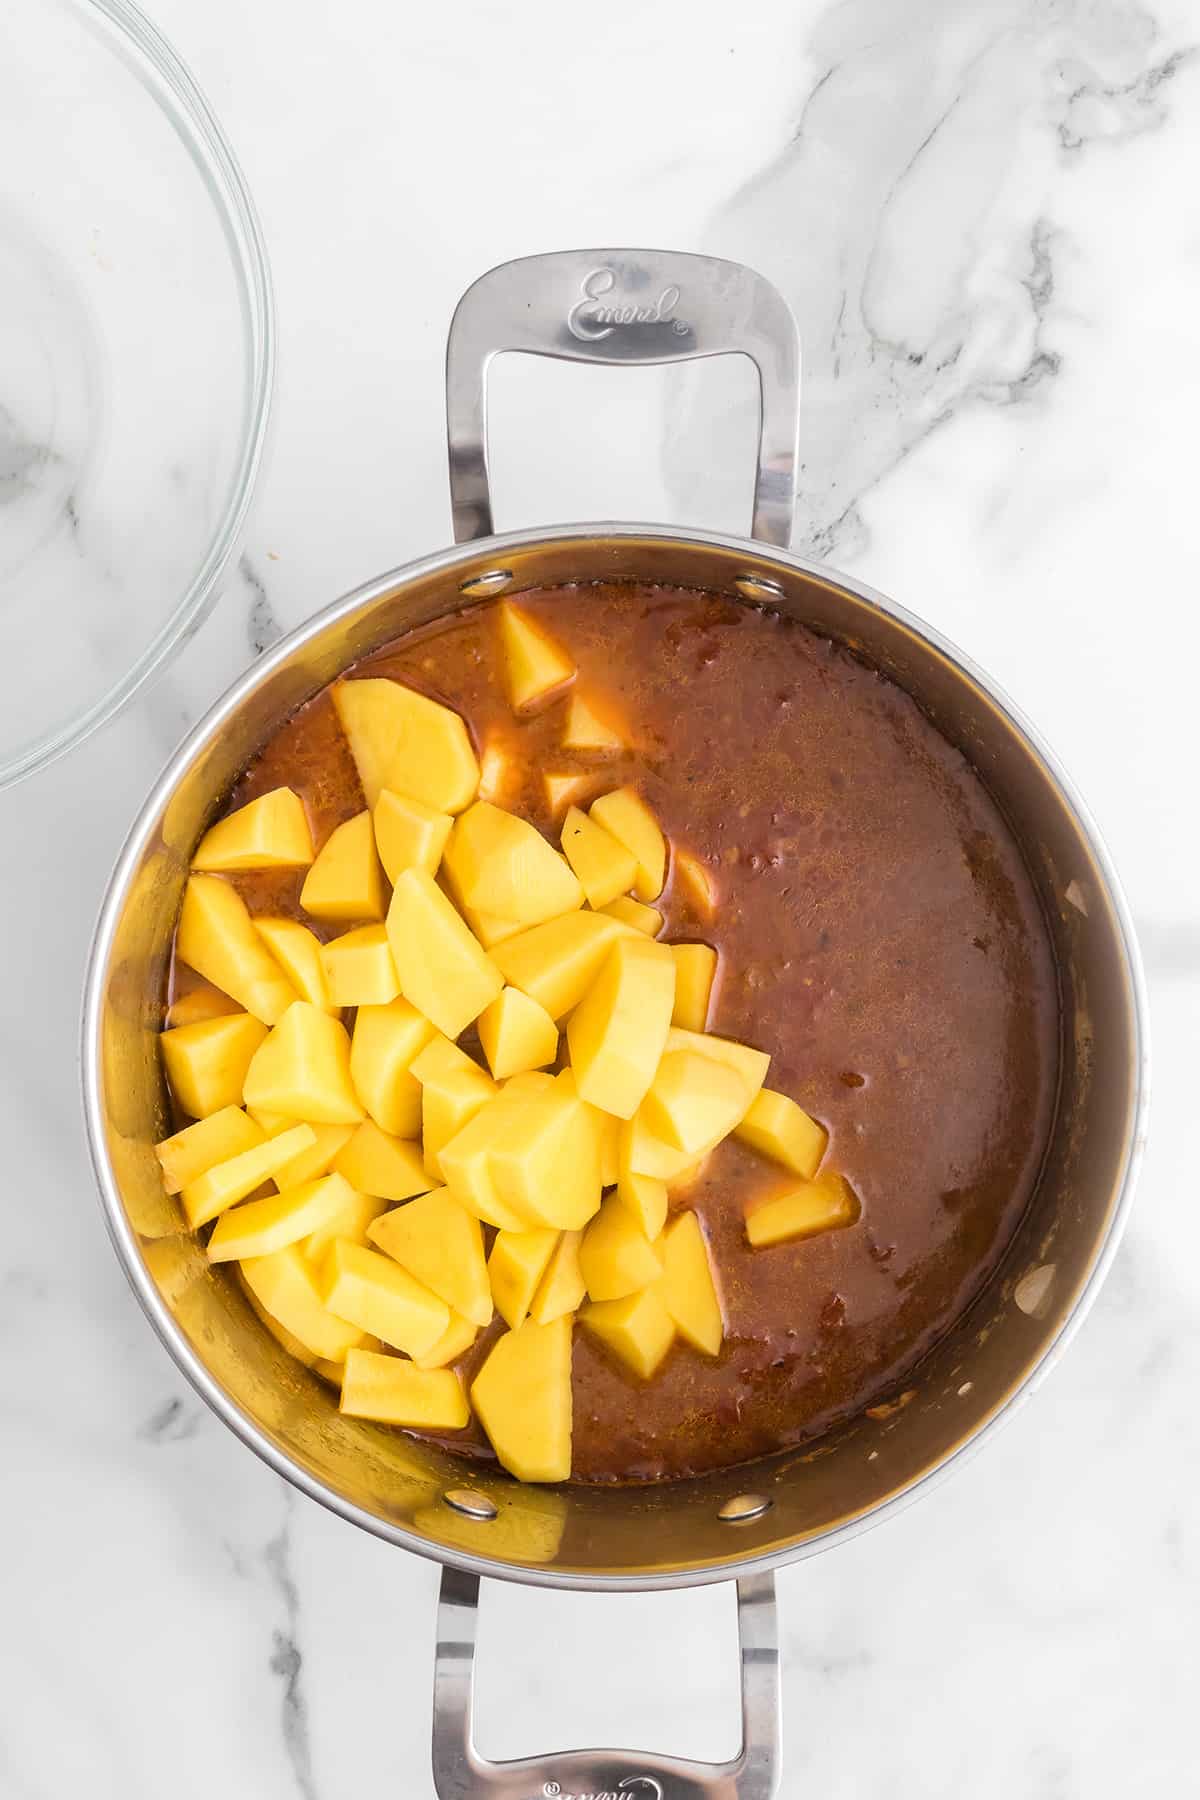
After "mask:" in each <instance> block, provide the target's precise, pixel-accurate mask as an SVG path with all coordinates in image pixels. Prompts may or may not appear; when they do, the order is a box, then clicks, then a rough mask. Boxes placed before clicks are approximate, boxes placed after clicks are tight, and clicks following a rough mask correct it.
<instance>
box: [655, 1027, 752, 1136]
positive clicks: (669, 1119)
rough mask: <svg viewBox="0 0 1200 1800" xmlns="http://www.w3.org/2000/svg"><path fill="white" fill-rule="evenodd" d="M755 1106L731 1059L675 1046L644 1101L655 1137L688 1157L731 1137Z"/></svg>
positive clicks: (664, 1058) (656, 1074) (659, 1070)
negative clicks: (718, 1059)
mask: <svg viewBox="0 0 1200 1800" xmlns="http://www.w3.org/2000/svg"><path fill="white" fill-rule="evenodd" d="M749 1104H750V1095H749V1092H748V1090H747V1087H746V1083H745V1082H744V1081H743V1080H742V1077H741V1075H740V1073H739V1072H738V1070H736V1069H732V1068H730V1067H729V1065H728V1063H719V1062H714V1061H713V1059H712V1057H710V1056H697V1054H696V1052H695V1051H694V1050H669V1051H668V1052H667V1054H666V1055H665V1056H664V1057H663V1059H662V1061H661V1062H660V1063H659V1065H658V1068H657V1069H656V1071H655V1074H654V1080H653V1081H652V1082H651V1084H650V1090H649V1092H648V1093H647V1095H646V1098H645V1100H644V1101H643V1102H642V1107H641V1116H642V1118H643V1119H644V1120H645V1122H646V1125H647V1127H648V1128H649V1130H650V1131H652V1132H653V1133H654V1135H655V1137H659V1138H662V1140H663V1142H664V1143H666V1144H670V1145H671V1146H672V1148H673V1149H676V1150H683V1151H684V1152H686V1154H687V1155H688V1156H699V1155H700V1154H701V1153H702V1152H703V1151H705V1150H711V1149H712V1148H713V1146H714V1144H719V1143H720V1141H721V1139H722V1138H723V1137H727V1136H728V1135H729V1133H730V1132H731V1131H732V1130H733V1128H734V1126H735V1125H737V1124H738V1123H739V1122H740V1120H741V1119H743V1118H744V1117H745V1114H746V1109H747V1107H748V1106H749Z"/></svg>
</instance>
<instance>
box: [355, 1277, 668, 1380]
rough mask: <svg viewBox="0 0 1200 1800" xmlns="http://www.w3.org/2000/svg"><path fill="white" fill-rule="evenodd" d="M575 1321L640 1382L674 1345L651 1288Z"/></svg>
mask: <svg viewBox="0 0 1200 1800" xmlns="http://www.w3.org/2000/svg"><path fill="white" fill-rule="evenodd" d="M579 1320H580V1323H581V1324H583V1325H586V1326H587V1328H588V1330H589V1331H591V1332H593V1333H594V1334H595V1336H596V1337H598V1338H599V1339H600V1341H601V1343H602V1344H606V1345H607V1346H608V1348H609V1349H610V1350H611V1351H612V1352H613V1354H614V1355H615V1356H618V1357H620V1359H621V1361H622V1362H623V1363H625V1364H626V1366H627V1367H628V1368H630V1369H632V1370H633V1372H634V1374H635V1375H640V1376H641V1377H642V1380H643V1381H648V1380H649V1379H650V1377H651V1375H653V1374H654V1371H655V1370H656V1369H657V1368H658V1366H659V1364H660V1363H661V1362H662V1360H663V1357H664V1356H665V1355H666V1354H667V1351H668V1350H669V1349H670V1348H671V1345H672V1344H673V1343H674V1341H675V1322H674V1320H673V1319H672V1317H671V1315H670V1313H669V1312H668V1311H667V1309H666V1307H665V1306H664V1305H663V1303H662V1300H661V1299H660V1298H659V1296H658V1294H657V1293H656V1291H655V1290H654V1288H652V1287H647V1288H642V1289H641V1290H640V1291H639V1292H638V1293H636V1294H626V1295H624V1296H623V1298H622V1299H620V1300H599V1301H596V1300H593V1301H592V1302H591V1303H590V1305H588V1306H585V1307H584V1308H583V1310H582V1312H581V1313H580V1315H579ZM357 1354H358V1353H357V1352H356V1351H352V1352H351V1355H357Z"/></svg>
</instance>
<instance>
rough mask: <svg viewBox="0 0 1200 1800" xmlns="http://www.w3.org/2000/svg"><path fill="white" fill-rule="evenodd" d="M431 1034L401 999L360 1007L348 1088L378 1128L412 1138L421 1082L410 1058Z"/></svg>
mask: <svg viewBox="0 0 1200 1800" xmlns="http://www.w3.org/2000/svg"><path fill="white" fill-rule="evenodd" d="M432 1036H433V1026H432V1025H431V1024H430V1023H429V1020H428V1019H427V1018H425V1017H424V1016H423V1014H421V1013H419V1012H418V1011H417V1009H416V1007H415V1006H410V1005H409V1003H408V1001H407V1000H392V1001H391V1002H390V1003H389V1004H388V1005H387V1006H360V1007H359V1009H358V1016H357V1017H356V1019H355V1021H354V1038H353V1041H352V1043H351V1046H350V1076H351V1079H352V1081H353V1083H354V1090H355V1092H356V1094H357V1095H358V1097H359V1099H360V1100H361V1101H362V1103H363V1105H364V1106H365V1107H366V1109H367V1111H368V1113H369V1114H370V1115H371V1117H372V1118H373V1119H374V1121H375V1123H376V1124H377V1125H378V1126H379V1128H380V1130H381V1131H386V1132H388V1133H389V1135H390V1136H392V1137H399V1138H414V1137H416V1135H417V1133H418V1132H419V1131H420V1129H421V1087H420V1083H419V1082H418V1081H417V1079H416V1077H415V1076H414V1075H413V1074H412V1072H411V1070H412V1064H413V1061H414V1059H415V1058H416V1057H417V1056H418V1055H419V1054H420V1052H421V1051H422V1050H423V1049H424V1047H425V1045H426V1044H427V1043H428V1042H429V1040H430V1038H431V1037H432Z"/></svg>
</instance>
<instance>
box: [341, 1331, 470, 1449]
mask: <svg viewBox="0 0 1200 1800" xmlns="http://www.w3.org/2000/svg"><path fill="white" fill-rule="evenodd" d="M338 1404H339V1407H340V1409H341V1411H342V1412H344V1413H348V1414H349V1415H350V1417H351V1418H355V1419H376V1420H378V1421H379V1423H380V1424H381V1425H410V1426H421V1427H423V1428H424V1429H425V1430H426V1431H459V1430H461V1429H462V1427H463V1426H464V1425H468V1424H470V1421H471V1409H470V1407H469V1406H468V1405H467V1396H466V1394H465V1393H464V1391H463V1384H462V1382H461V1381H460V1380H459V1379H458V1376H457V1375H455V1374H454V1372H453V1371H452V1370H451V1369H418V1368H417V1366H416V1364H415V1363H411V1362H409V1361H408V1359H407V1357H403V1356H380V1355H379V1354H378V1353H377V1352H376V1351H373V1350H351V1351H349V1352H348V1354H347V1356H346V1364H345V1373H344V1375H343V1376H342V1393H341V1399H340V1401H339V1403H338Z"/></svg>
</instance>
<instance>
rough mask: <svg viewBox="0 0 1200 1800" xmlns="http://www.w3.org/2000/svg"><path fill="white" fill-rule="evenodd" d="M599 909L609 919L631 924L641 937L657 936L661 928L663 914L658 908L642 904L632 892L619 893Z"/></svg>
mask: <svg viewBox="0 0 1200 1800" xmlns="http://www.w3.org/2000/svg"><path fill="white" fill-rule="evenodd" d="M599 911H600V912H602V913H607V915H608V917H609V918H610V919H617V920H619V921H620V923H621V924H622V925H632V927H633V929H634V930H635V931H640V932H641V933H642V935H643V937H657V936H658V933H659V932H660V931H661V930H662V922H663V916H662V914H661V913H660V912H659V910H658V908H657V907H656V906H645V905H643V904H642V902H641V901H640V900H635V899H634V898H633V896H632V894H619V895H618V896H617V898H616V899H615V900H610V901H609V903H608V905H607V906H602V907H600V908H599Z"/></svg>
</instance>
